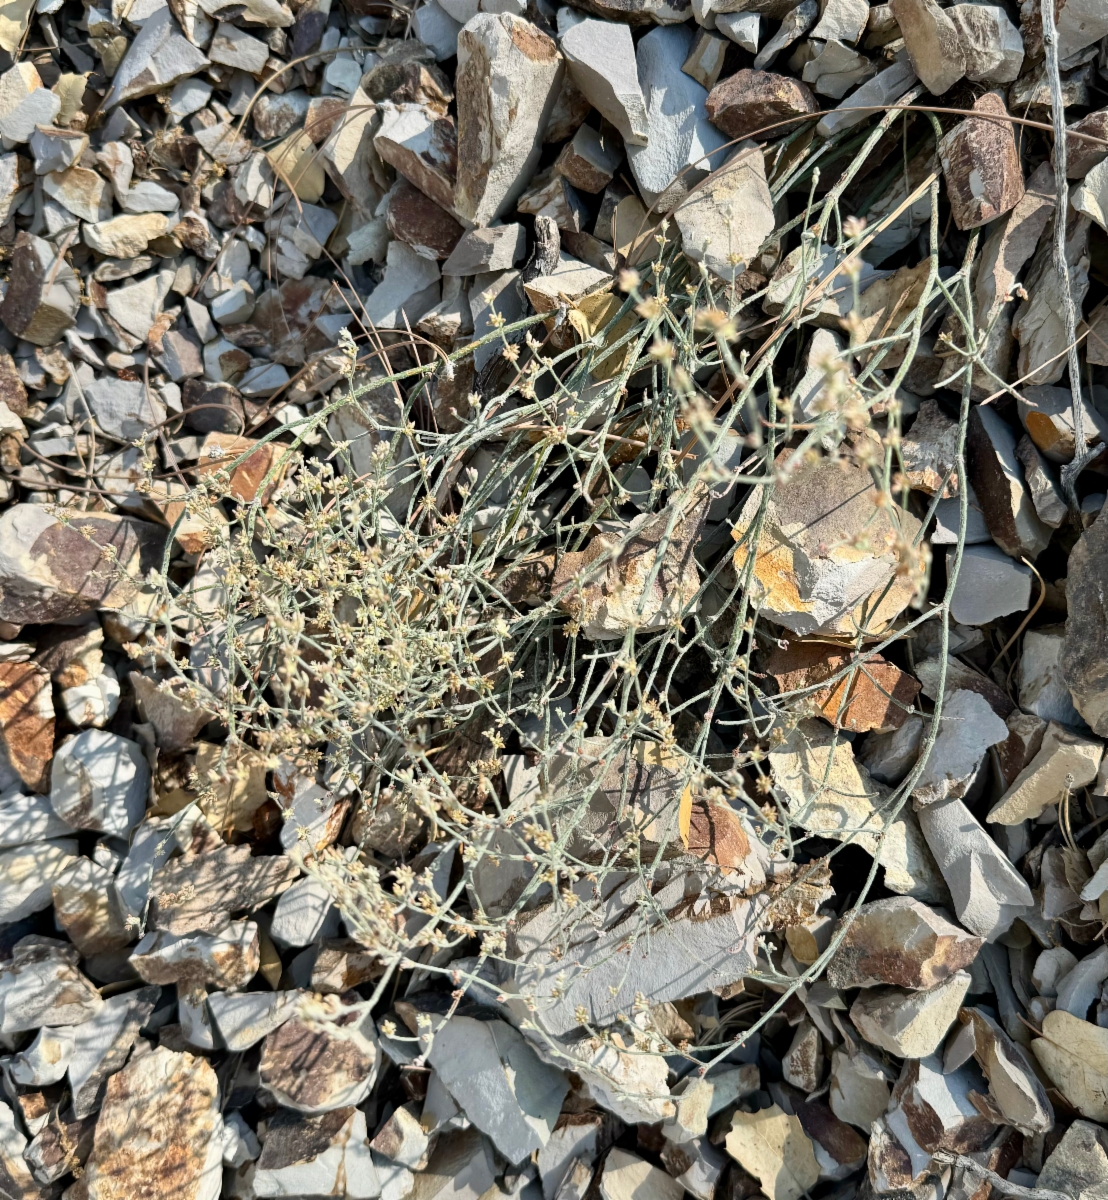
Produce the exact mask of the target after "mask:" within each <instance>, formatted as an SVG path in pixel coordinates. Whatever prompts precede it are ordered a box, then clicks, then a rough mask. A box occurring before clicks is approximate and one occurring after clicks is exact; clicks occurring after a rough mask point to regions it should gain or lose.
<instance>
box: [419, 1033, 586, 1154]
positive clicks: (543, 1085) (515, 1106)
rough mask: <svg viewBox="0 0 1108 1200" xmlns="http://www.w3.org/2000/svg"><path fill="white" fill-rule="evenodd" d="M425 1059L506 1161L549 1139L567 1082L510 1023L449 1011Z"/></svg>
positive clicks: (530, 1150)
mask: <svg viewBox="0 0 1108 1200" xmlns="http://www.w3.org/2000/svg"><path fill="white" fill-rule="evenodd" d="M428 1061H429V1062H430V1064H431V1066H432V1067H434V1068H435V1070H436V1071H437V1072H438V1076H439V1078H440V1079H441V1080H442V1082H443V1084H444V1085H445V1087H446V1089H447V1091H448V1092H450V1094H451V1095H452V1096H453V1097H454V1101H455V1103H456V1104H457V1105H458V1106H459V1107H460V1108H461V1109H462V1111H463V1112H464V1113H465V1114H466V1116H467V1117H468V1118H469V1119H470V1120H471V1121H472V1122H473V1123H474V1125H476V1126H477V1128H478V1129H480V1130H481V1132H482V1133H484V1134H486V1135H487V1136H488V1137H489V1138H490V1139H491V1140H492V1142H493V1144H494V1145H495V1146H496V1148H497V1149H498V1150H499V1151H500V1153H501V1154H503V1155H504V1157H505V1158H506V1159H507V1160H508V1161H509V1162H511V1163H520V1162H523V1161H524V1160H525V1159H527V1158H528V1157H529V1156H530V1155H531V1153H532V1152H533V1151H537V1150H539V1149H541V1148H542V1147H543V1146H544V1145H545V1144H546V1143H547V1142H548V1141H549V1140H550V1135H551V1133H552V1132H553V1130H554V1125H555V1122H556V1121H557V1119H558V1113H559V1111H560V1110H561V1107H562V1100H563V1099H564V1098H565V1094H566V1091H567V1089H568V1086H569V1085H568V1082H567V1080H566V1078H565V1076H564V1075H563V1074H562V1073H561V1072H560V1071H558V1070H557V1069H555V1068H554V1067H550V1066H547V1064H546V1063H544V1062H543V1061H542V1060H541V1059H540V1058H539V1057H538V1055H537V1054H536V1053H535V1052H534V1050H532V1049H531V1047H530V1045H529V1044H528V1043H527V1042H525V1041H524V1039H523V1035H522V1034H521V1033H519V1031H518V1030H516V1029H514V1028H513V1027H512V1026H511V1025H508V1024H507V1023H506V1022H504V1021H477V1020H474V1019H473V1018H472V1017H463V1016H453V1017H451V1018H450V1020H449V1021H447V1022H446V1024H445V1025H443V1026H442V1027H441V1028H440V1029H438V1030H437V1031H436V1033H435V1036H434V1040H433V1042H432V1043H431V1050H430V1052H429V1054H428Z"/></svg>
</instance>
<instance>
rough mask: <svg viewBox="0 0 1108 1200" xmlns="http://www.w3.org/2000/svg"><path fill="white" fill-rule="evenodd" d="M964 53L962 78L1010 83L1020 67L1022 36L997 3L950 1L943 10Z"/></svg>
mask: <svg viewBox="0 0 1108 1200" xmlns="http://www.w3.org/2000/svg"><path fill="white" fill-rule="evenodd" d="M946 15H947V16H948V17H949V18H950V20H951V22H952V23H953V25H954V28H955V29H956V30H957V31H958V35H959V40H960V41H961V43H962V50H963V52H964V53H965V56H966V78H967V79H971V80H973V81H974V82H982V83H1011V82H1012V81H1013V80H1014V79H1016V78H1017V77H1018V76H1019V73H1020V68H1021V67H1022V66H1023V38H1022V37H1020V31H1019V30H1018V29H1017V28H1016V26H1015V25H1013V24H1012V22H1011V21H1010V20H1009V19H1008V14H1007V13H1006V12H1005V11H1004V9H1003V8H1001V7H1000V6H999V5H997V4H954V5H951V7H950V8H948V9H947V10H946Z"/></svg>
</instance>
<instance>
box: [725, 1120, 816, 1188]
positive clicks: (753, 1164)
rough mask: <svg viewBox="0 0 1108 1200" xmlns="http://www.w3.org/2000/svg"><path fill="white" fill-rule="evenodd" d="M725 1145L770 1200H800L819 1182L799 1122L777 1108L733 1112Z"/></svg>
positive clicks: (806, 1137) (811, 1155)
mask: <svg viewBox="0 0 1108 1200" xmlns="http://www.w3.org/2000/svg"><path fill="white" fill-rule="evenodd" d="M725 1144H726V1146H727V1153H728V1154H729V1155H730V1156H731V1157H732V1158H733V1159H734V1160H735V1161H736V1162H737V1163H738V1164H739V1166H741V1167H742V1168H743V1170H744V1171H747V1172H749V1173H750V1174H751V1175H753V1176H755V1177H756V1178H757V1180H758V1181H759V1183H760V1184H761V1187H762V1192H763V1194H764V1195H765V1196H767V1197H769V1200H800V1197H801V1196H803V1195H805V1194H806V1193H807V1192H808V1191H809V1190H810V1189H811V1188H813V1187H814V1186H815V1184H816V1182H817V1180H818V1179H819V1175H820V1170H819V1164H818V1163H817V1162H816V1156H815V1152H814V1150H813V1148H812V1143H811V1141H810V1140H809V1138H808V1135H807V1134H806V1133H805V1132H804V1128H803V1126H802V1125H801V1123H800V1121H799V1119H798V1118H797V1117H796V1116H793V1115H789V1114H786V1113H785V1112H783V1111H782V1109H781V1108H780V1107H779V1106H778V1105H776V1104H774V1105H772V1107H770V1108H763V1109H761V1110H760V1111H759V1112H755V1113H746V1112H742V1111H739V1112H736V1113H735V1115H734V1117H732V1119H731V1129H730V1130H729V1132H728V1134H727V1139H726V1143H725Z"/></svg>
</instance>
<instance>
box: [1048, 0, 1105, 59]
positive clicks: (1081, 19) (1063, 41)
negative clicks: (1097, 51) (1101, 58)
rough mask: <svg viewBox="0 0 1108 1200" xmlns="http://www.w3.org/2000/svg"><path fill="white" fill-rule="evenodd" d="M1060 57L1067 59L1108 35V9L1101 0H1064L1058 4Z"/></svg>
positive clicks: (1058, 52)
mask: <svg viewBox="0 0 1108 1200" xmlns="http://www.w3.org/2000/svg"><path fill="white" fill-rule="evenodd" d="M1057 29H1058V50H1057V54H1058V58H1059V59H1060V60H1063V61H1064V60H1065V59H1067V58H1069V57H1071V56H1072V55H1074V54H1076V53H1077V52H1078V51H1079V50H1084V49H1085V47H1086V46H1091V45H1092V44H1093V43H1094V42H1099V41H1100V39H1101V38H1102V37H1104V36H1105V35H1108V10H1105V8H1104V6H1103V5H1102V4H1101V3H1100V2H1099V0H1063V3H1062V4H1060V5H1059V6H1058V16H1057Z"/></svg>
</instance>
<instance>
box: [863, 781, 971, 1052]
mask: <svg viewBox="0 0 1108 1200" xmlns="http://www.w3.org/2000/svg"><path fill="white" fill-rule="evenodd" d="M954 803H957V801H954ZM969 985H970V976H969V974H968V973H967V972H965V971H957V972H955V974H953V975H951V976H950V977H949V978H948V979H945V980H944V981H943V982H942V983H940V984H937V985H936V986H935V987H933V988H928V989H926V990H924V991H918V992H908V991H904V990H903V989H902V988H879V989H875V990H869V991H863V992H861V993H860V994H859V996H858V998H857V1000H855V1001H854V1004H853V1006H852V1007H851V1009H850V1019H851V1020H852V1021H853V1022H854V1025H855V1028H856V1029H857V1030H858V1032H859V1033H860V1034H861V1035H862V1037H864V1038H865V1039H866V1041H867V1042H872V1043H873V1045H875V1046H878V1047H880V1048H881V1049H882V1050H887V1051H888V1052H889V1053H890V1054H895V1055H897V1056H899V1057H900V1058H926V1057H927V1056H928V1055H929V1054H934V1053H935V1051H936V1050H937V1049H938V1048H939V1046H940V1045H941V1044H942V1041H943V1038H945V1037H946V1034H947V1031H948V1030H949V1029H950V1026H951V1024H952V1023H953V1022H954V1020H955V1019H956V1017H957V1016H958V1009H959V1008H960V1007H961V1004H962V1000H963V999H964V998H965V995H966V992H967V991H968V990H969Z"/></svg>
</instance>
